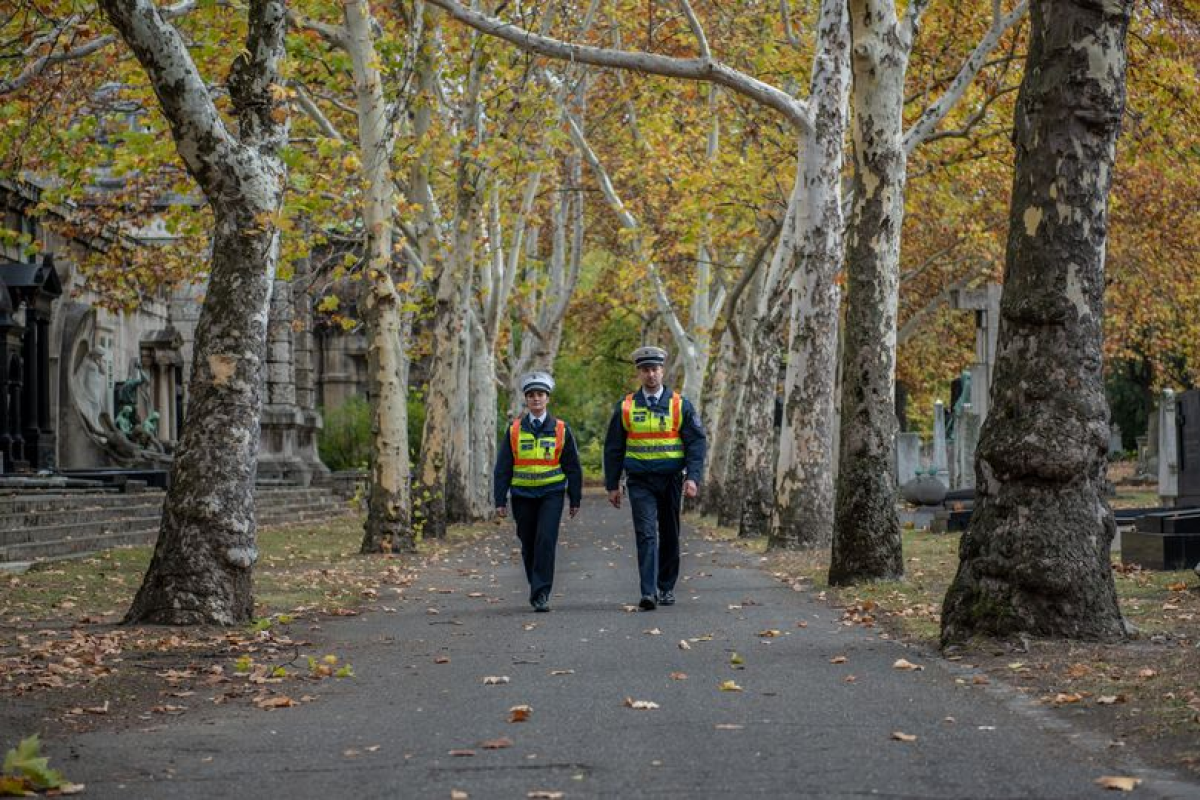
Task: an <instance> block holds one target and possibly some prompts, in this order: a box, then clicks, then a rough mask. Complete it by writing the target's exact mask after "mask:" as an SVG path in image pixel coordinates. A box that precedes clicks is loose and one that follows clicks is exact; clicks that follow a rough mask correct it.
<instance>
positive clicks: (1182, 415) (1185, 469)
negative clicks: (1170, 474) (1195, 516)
mask: <svg viewBox="0 0 1200 800" xmlns="http://www.w3.org/2000/svg"><path fill="white" fill-rule="evenodd" d="M1175 430H1176V439H1175V440H1176V442H1178V446H1179V452H1178V459H1177V462H1178V465H1179V469H1178V472H1177V474H1176V480H1177V484H1176V488H1177V490H1178V496H1177V498H1176V501H1175V502H1176V504H1177V505H1180V506H1200V390H1196V389H1193V390H1192V391H1190V392H1181V393H1180V394H1179V396H1178V397H1176V398H1175Z"/></svg>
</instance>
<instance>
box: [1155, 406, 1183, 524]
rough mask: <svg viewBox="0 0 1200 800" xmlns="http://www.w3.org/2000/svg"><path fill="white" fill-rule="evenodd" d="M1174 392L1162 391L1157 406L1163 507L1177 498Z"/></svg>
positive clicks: (1159, 469)
mask: <svg viewBox="0 0 1200 800" xmlns="http://www.w3.org/2000/svg"><path fill="white" fill-rule="evenodd" d="M1175 422H1176V420H1175V392H1174V391H1173V390H1171V389H1163V392H1162V398H1161V400H1160V401H1159V404H1158V497H1159V503H1160V504H1161V505H1164V506H1170V505H1174V504H1175V499H1176V498H1177V497H1179V437H1178V434H1177V432H1176V425H1175Z"/></svg>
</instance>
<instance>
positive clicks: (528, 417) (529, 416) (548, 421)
mask: <svg viewBox="0 0 1200 800" xmlns="http://www.w3.org/2000/svg"><path fill="white" fill-rule="evenodd" d="M533 420H534V416H533V413H532V412H529V411H526V412H525V421H526V422H527V423H529V424H532V423H533ZM554 422H555V420H554V415H553V414H551V413H550V409H546V416H545V418H544V419H542V425H543V426H549V425H553V424H554Z"/></svg>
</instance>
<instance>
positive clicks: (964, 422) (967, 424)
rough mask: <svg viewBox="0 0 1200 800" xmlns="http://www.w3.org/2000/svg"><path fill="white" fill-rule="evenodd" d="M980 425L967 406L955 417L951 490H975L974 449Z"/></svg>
mask: <svg viewBox="0 0 1200 800" xmlns="http://www.w3.org/2000/svg"><path fill="white" fill-rule="evenodd" d="M981 427H982V423H981V421H980V419H979V415H978V414H976V413H975V412H974V411H972V410H971V406H970V405H969V404H968V405H966V406H964V407H963V410H962V411H960V412H959V413H958V414H956V415H955V423H954V447H953V459H952V464H953V471H952V473H951V483H950V488H951V489H974V488H975V449H976V448H977V447H978V446H979V431H980V428H981Z"/></svg>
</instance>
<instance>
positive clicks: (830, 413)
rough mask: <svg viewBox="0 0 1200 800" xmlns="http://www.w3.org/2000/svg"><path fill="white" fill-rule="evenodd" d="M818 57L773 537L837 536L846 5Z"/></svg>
mask: <svg viewBox="0 0 1200 800" xmlns="http://www.w3.org/2000/svg"><path fill="white" fill-rule="evenodd" d="M818 29H819V31H818V37H817V42H818V50H817V54H816V57H815V59H814V64H813V77H812V89H811V92H810V101H809V102H810V103H811V104H812V107H813V112H814V114H815V119H814V125H813V128H812V131H811V132H808V133H803V134H801V136H800V152H799V158H798V169H799V170H800V171H801V174H802V175H803V180H802V184H801V185H802V187H803V188H802V194H801V199H800V207H799V208H798V209H797V215H796V226H797V236H796V244H797V248H798V252H797V264H798V269H797V271H796V275H795V276H794V277H793V279H792V284H791V286H790V290H789V307H790V325H789V329H788V332H789V335H788V358H787V373H786V376H785V378H784V409H783V430H782V432H781V435H780V446H779V459H778V463H777V466H776V470H775V507H774V509H773V512H774V513H773V515H772V518H771V531H770V542H769V545H770V547H772V548H802V547H814V546H820V545H827V544H828V543H829V542H830V540H831V538H832V536H833V499H834V495H833V464H834V462H833V441H834V430H833V429H834V406H833V394H834V375H835V374H836V372H837V336H838V311H839V305H840V301H841V293H840V291H839V290H838V287H837V284H836V282H835V279H836V277H837V273H838V271H839V270H840V269H841V266H842V194H841V169H842V154H843V149H844V145H843V140H844V139H845V132H846V99H847V95H848V92H849V88H850V30H849V23H848V20H847V16H846V4H845V3H844V2H842V0H824V2H822V4H821V18H820V20H819V22H818Z"/></svg>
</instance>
